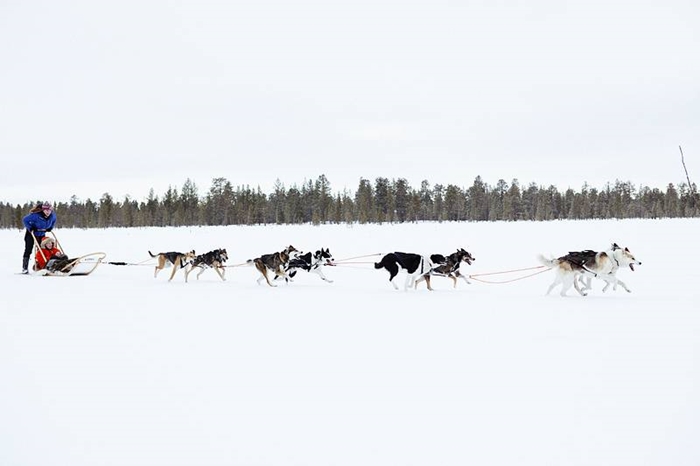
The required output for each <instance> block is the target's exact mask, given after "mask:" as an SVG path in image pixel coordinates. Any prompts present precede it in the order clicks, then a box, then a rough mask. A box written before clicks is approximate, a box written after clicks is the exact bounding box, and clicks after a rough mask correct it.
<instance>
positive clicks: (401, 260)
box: [374, 248, 475, 291]
mask: <svg viewBox="0 0 700 466" xmlns="http://www.w3.org/2000/svg"><path fill="white" fill-rule="evenodd" d="M474 260H475V259H474V257H472V255H471V254H470V253H468V252H467V251H466V250H465V249H463V248H459V249H458V250H457V252H454V253H452V254H450V255H449V256H443V255H442V254H432V255H431V256H429V257H427V256H421V255H420V254H414V253H410V252H391V253H389V254H387V255H385V256H384V257H382V260H380V261H379V262H375V264H374V268H375V269H381V268H384V269H386V270H387V271H388V272H389V282H390V283H391V285H392V286H393V287H394V289H396V290H398V289H399V287H398V286H397V285H396V283H394V278H395V277H396V276H397V275H398V273H399V271H400V270H405V271H406V281H405V282H404V290H408V288H409V287H417V286H418V283H420V282H422V281H425V283H426V285H427V286H428V289H429V290H431V291H432V289H433V288H432V287H431V286H430V277H431V276H440V277H449V278H451V279H452V281H453V282H454V286H455V287H456V286H457V278H462V279H463V280H464V281H465V282H467V283H469V280H467V277H465V276H464V275H462V274H461V273H460V271H459V266H460V265H461V264H462V262H466V263H467V264H471V263H472V262H473V261H474ZM418 277H420V278H418Z"/></svg>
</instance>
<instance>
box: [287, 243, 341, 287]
mask: <svg viewBox="0 0 700 466" xmlns="http://www.w3.org/2000/svg"><path fill="white" fill-rule="evenodd" d="M326 265H335V264H333V255H332V254H331V251H330V249H323V248H321V249H320V250H319V251H316V252H314V253H313V254H312V253H310V252H307V253H306V254H299V255H296V256H294V257H292V258H291V259H290V260H289V262H288V263H287V265H286V266H285V271H286V272H287V275H289V277H288V278H287V277H285V280H287V281H291V279H292V278H294V276H295V275H296V274H297V271H298V270H306V271H307V272H311V273H315V274H316V275H318V276H319V277H321V280H323V281H326V282H328V283H333V280H329V279H328V278H326V276H325V275H323V267H324V266H326ZM278 278H280V276H279V275H275V278H274V280H277V279H278Z"/></svg>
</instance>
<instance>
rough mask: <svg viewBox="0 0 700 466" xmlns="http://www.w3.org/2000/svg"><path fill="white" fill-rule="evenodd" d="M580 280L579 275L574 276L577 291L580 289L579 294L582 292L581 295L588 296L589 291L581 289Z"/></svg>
mask: <svg viewBox="0 0 700 466" xmlns="http://www.w3.org/2000/svg"><path fill="white" fill-rule="evenodd" d="M578 281H579V276H578V275H577V276H576V277H574V288H576V291H578V294H580V295H581V296H586V294H587V293H586V292H585V291H583V290H581V288H580V287H579V283H578Z"/></svg>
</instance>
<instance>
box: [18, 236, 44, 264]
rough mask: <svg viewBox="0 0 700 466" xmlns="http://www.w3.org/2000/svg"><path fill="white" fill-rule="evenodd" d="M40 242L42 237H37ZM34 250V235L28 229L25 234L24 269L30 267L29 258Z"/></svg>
mask: <svg viewBox="0 0 700 466" xmlns="http://www.w3.org/2000/svg"><path fill="white" fill-rule="evenodd" d="M36 240H37V242H38V243H41V240H42V238H37V239H36ZM33 250H34V235H33V234H32V233H31V232H30V231H29V230H26V233H25V234H24V256H22V270H27V269H28V268H29V258H30V257H31V255H32V251H33Z"/></svg>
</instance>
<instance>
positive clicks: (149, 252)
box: [148, 251, 158, 257]
mask: <svg viewBox="0 0 700 466" xmlns="http://www.w3.org/2000/svg"><path fill="white" fill-rule="evenodd" d="M148 254H149V255H150V256H151V257H158V254H153V253H152V252H151V251H148Z"/></svg>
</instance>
